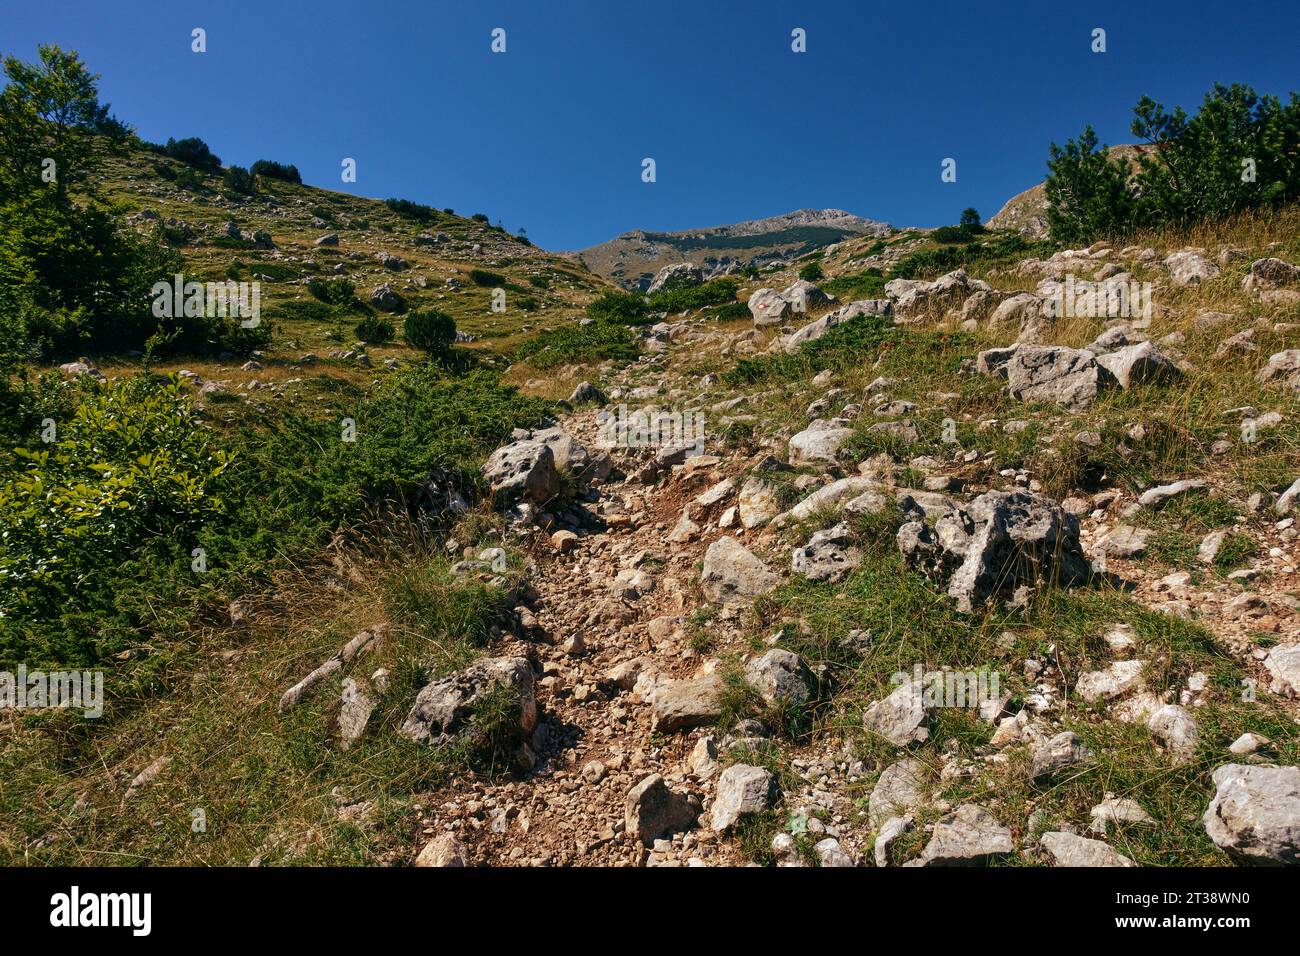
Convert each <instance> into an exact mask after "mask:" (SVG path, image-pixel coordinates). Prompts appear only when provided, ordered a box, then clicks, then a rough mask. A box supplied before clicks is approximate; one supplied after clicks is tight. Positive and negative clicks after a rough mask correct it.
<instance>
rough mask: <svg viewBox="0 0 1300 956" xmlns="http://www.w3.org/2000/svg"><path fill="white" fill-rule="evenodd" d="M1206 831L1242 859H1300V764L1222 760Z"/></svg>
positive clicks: (1285, 861)
mask: <svg viewBox="0 0 1300 956" xmlns="http://www.w3.org/2000/svg"><path fill="white" fill-rule="evenodd" d="M1212 779H1213V780H1214V785H1215V787H1216V790H1215V793H1214V799H1213V800H1211V801H1210V805H1209V807H1208V808H1207V809H1206V811H1205V817H1204V821H1203V822H1204V824H1205V832H1206V833H1207V834H1208V835H1209V837H1210V839H1211V840H1213V841H1214V843H1215V845H1216V846H1218V847H1219V848H1220V849H1222V850H1224V851H1225V852H1227V853H1228V855H1229V856H1232V857H1233V858H1234V859H1236V860H1238V861H1239V862H1242V863H1263V864H1274V865H1276V864H1282V865H1286V866H1295V865H1297V864H1300V767H1251V766H1245V765H1243V764H1236V763H1230V764H1224V765H1223V766H1222V767H1220V768H1219V769H1218V770H1216V771H1214V776H1213V778H1212Z"/></svg>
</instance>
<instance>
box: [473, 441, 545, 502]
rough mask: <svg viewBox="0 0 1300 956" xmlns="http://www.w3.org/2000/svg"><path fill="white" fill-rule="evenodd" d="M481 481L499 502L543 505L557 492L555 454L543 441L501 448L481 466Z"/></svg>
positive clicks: (519, 443)
mask: <svg viewBox="0 0 1300 956" xmlns="http://www.w3.org/2000/svg"><path fill="white" fill-rule="evenodd" d="M483 477H484V478H485V479H487V482H488V484H489V485H490V486H491V488H492V494H493V495H494V496H496V497H497V498H498V499H499V500H501V501H503V502H513V501H517V500H519V499H521V498H525V499H528V500H529V501H533V502H536V503H537V504H545V503H546V502H547V501H549V500H550V499H551V498H553V497H554V496H555V495H556V494H557V493H558V492H559V490H560V473H559V472H558V471H557V470H556V467H555V453H554V451H552V449H551V446H550V445H549V444H547V442H546V441H541V440H535V439H531V438H525V439H521V440H518V441H513V442H511V443H510V444H508V445H502V446H501V447H500V448H498V449H497V450H496V451H494V452H493V453H492V454H491V455H490V456H489V457H488V460H487V461H486V462H485V463H484V464H483Z"/></svg>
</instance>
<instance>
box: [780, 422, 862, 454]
mask: <svg viewBox="0 0 1300 956" xmlns="http://www.w3.org/2000/svg"><path fill="white" fill-rule="evenodd" d="M852 437H853V429H852V428H848V427H846V426H844V425H842V424H837V422H836V420H826V419H821V418H818V419H815V420H814V421H813V422H812V423H810V424H809V425H808V427H807V428H805V429H804V430H803V431H801V432H799V433H798V434H797V435H794V436H792V437H791V438H790V442H789V449H790V464H792V465H802V464H804V463H806V462H814V461H826V462H834V461H835V459H836V457H837V456H838V455H839V451H840V446H842V445H843V444H844V443H845V442H847V441H848V440H849V439H850V438H852Z"/></svg>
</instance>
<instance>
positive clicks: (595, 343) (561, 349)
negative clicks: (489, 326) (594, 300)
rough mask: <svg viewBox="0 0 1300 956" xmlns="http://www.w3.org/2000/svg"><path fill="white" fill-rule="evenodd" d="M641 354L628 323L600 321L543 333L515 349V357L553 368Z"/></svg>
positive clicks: (618, 360) (624, 361)
mask: <svg viewBox="0 0 1300 956" xmlns="http://www.w3.org/2000/svg"><path fill="white" fill-rule="evenodd" d="M638 354H640V348H639V347H638V345H637V341H636V339H635V337H634V336H633V335H632V333H631V332H629V331H628V329H627V327H626V326H623V325H618V324H615V323H612V322H601V321H597V322H592V323H591V324H589V325H569V326H565V327H563V328H559V329H553V330H551V331H549V332H541V333H539V334H538V335H536V336H535V337H533V338H532V339H529V340H528V341H527V342H525V343H524V344H523V345H521V346H520V347H519V348H518V349H517V350H516V351H515V358H516V360H518V361H526V362H528V363H529V364H530V365H532V366H533V367H534V368H538V369H551V368H555V367H556V366H557V365H566V364H570V363H574V362H592V361H600V360H603V359H614V360H615V361H617V362H623V363H627V362H631V361H634V360H635V359H636V357H637V355H638Z"/></svg>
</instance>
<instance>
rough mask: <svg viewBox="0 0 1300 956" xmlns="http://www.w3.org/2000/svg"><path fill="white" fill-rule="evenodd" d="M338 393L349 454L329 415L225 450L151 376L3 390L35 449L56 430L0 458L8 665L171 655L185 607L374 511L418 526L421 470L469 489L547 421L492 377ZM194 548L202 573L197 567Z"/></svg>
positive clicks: (1, 598)
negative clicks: (525, 432) (52, 425)
mask: <svg viewBox="0 0 1300 956" xmlns="http://www.w3.org/2000/svg"><path fill="white" fill-rule="evenodd" d="M341 397H342V398H344V400H347V401H350V407H349V413H350V415H351V417H353V418H354V419H355V421H356V426H357V440H356V441H355V442H343V441H340V440H339V431H338V422H337V420H335V419H333V418H332V417H331V418H329V419H315V418H307V417H305V416H302V415H300V414H298V413H295V412H284V413H282V414H281V415H280V417H277V419H276V420H275V421H274V422H271V423H268V424H269V425H270V426H271V427H268V428H266V429H265V430H255V429H252V428H249V427H245V428H243V429H242V430H240V431H237V432H234V433H232V434H230V435H228V436H225V437H223V436H220V435H218V434H217V433H216V432H214V431H213V430H212V429H211V428H210V427H209V426H208V425H206V424H205V423H204V421H203V419H202V417H201V416H200V415H199V414H198V412H197V411H196V409H195V408H194V407H193V405H192V403H191V402H190V400H189V399H188V398H187V397H186V395H185V393H184V392H183V391H182V390H181V389H180V387H179V386H178V384H177V383H176V382H175V381H174V380H160V379H158V378H156V377H153V376H147V375H146V376H138V377H137V378H134V379H131V380H129V381H125V382H120V383H116V384H114V385H111V386H107V387H100V386H97V385H93V384H90V385H85V386H82V387H81V388H80V389H78V390H76V392H75V394H74V395H73V396H71V397H70V396H69V395H68V393H67V390H63V389H57V390H55V391H54V392H47V391H46V390H45V387H44V386H43V385H41V384H39V383H37V384H31V383H28V384H25V385H21V386H20V387H19V389H18V390H17V391H15V389H14V388H13V387H12V386H6V391H5V392H0V404H3V405H5V406H6V407H7V408H13V409H15V410H17V411H18V413H19V414H20V415H21V417H22V420H23V421H22V426H21V428H22V433H24V434H27V435H29V436H33V437H34V436H36V435H37V434H38V433H39V432H38V430H37V426H39V423H40V419H39V417H35V416H42V415H50V416H55V417H56V421H57V422H58V423H59V424H58V428H59V434H58V441H57V442H56V443H54V444H52V445H49V446H45V447H41V446H34V447H32V448H31V449H30V450H22V451H18V452H16V453H15V454H14V455H13V456H12V457H10V458H6V459H0V527H2V528H4V534H3V535H0V662H13V661H16V660H23V661H26V662H28V663H29V664H36V663H40V664H43V665H44V664H56V663H57V664H60V665H86V664H93V663H98V662H103V661H106V660H108V659H109V658H111V657H114V656H116V655H119V654H121V653H123V652H125V651H128V650H132V649H133V648H134V649H136V653H142V654H145V655H160V654H163V653H164V652H165V646H164V645H162V644H158V643H157V638H155V637H154V636H153V635H158V636H160V637H161V639H162V640H163V641H164V642H165V640H166V639H168V638H170V637H172V636H174V635H175V634H177V633H179V631H180V630H181V629H182V628H183V627H184V626H185V625H186V624H187V623H190V622H191V621H192V615H191V614H190V613H189V612H188V611H187V607H188V604H189V603H190V602H192V601H196V600H199V599H201V598H203V597H204V596H205V595H210V594H219V593H221V592H222V591H224V590H226V589H236V590H237V589H239V588H240V587H241V585H242V584H244V583H246V582H247V579H248V578H249V576H257V577H258V578H259V579H261V580H265V579H266V578H267V576H269V575H270V573H271V572H272V571H273V570H274V569H275V568H276V567H280V566H283V564H284V562H286V561H292V560H294V559H295V558H299V557H301V556H303V555H305V554H307V553H310V552H312V551H314V550H315V549H317V548H319V547H320V546H321V545H323V544H324V543H325V542H326V541H327V540H328V539H329V537H330V536H331V535H332V534H333V533H334V532H335V531H337V530H338V529H339V528H341V527H344V526H349V525H354V524H356V523H357V522H360V521H364V520H366V519H367V517H369V516H373V515H374V514H375V513H376V511H377V510H379V511H382V510H383V509H385V508H399V509H406V510H409V511H410V512H411V513H412V514H415V515H420V514H422V513H423V512H422V511H421V507H422V498H421V487H422V484H423V482H424V480H425V479H426V478H427V477H428V476H429V475H430V473H431V472H435V471H436V472H438V473H439V474H441V475H443V476H445V479H446V480H447V481H450V482H452V483H453V484H454V485H455V486H457V487H459V488H460V489H462V490H464V491H466V492H468V493H471V494H472V493H474V492H475V491H477V490H479V484H480V482H481V477H480V476H479V472H478V468H479V466H480V465H481V463H482V461H483V459H484V458H486V456H487V454H488V453H489V452H490V451H491V450H492V449H493V448H495V447H496V446H497V445H498V444H499V443H500V442H501V441H502V440H503V439H504V438H505V437H506V436H508V435H509V434H510V431H511V430H512V429H513V428H515V427H519V426H527V427H535V426H536V424H537V423H538V421H539V420H540V418H541V416H542V415H543V414H544V413H545V412H546V411H547V410H548V408H549V406H548V405H547V403H545V402H542V401H540V400H537V399H528V398H523V397H521V396H519V395H518V393H517V392H515V390H514V389H511V388H507V387H504V386H502V385H501V384H500V383H499V382H497V381H496V379H495V378H494V377H493V376H492V375H491V374H489V373H487V372H484V371H474V372H471V373H469V374H468V375H465V376H461V377H448V376H447V375H446V374H445V373H443V372H442V371H441V370H440V369H438V368H436V367H434V366H422V367H418V368H413V369H408V370H404V371H402V372H399V373H397V374H395V375H393V376H390V377H389V378H387V379H385V381H384V383H383V384H382V385H381V386H379V388H378V389H377V391H376V392H375V393H374V394H373V395H371V396H370V397H368V398H365V399H362V400H360V401H355V400H349V399H348V397H347V396H346V395H345V396H341ZM70 398H71V404H70V405H67V406H60V404H59V403H60V402H68V401H69V399H70ZM65 416H66V417H65ZM5 425H6V426H8V425H9V422H8V421H6V422H5ZM15 430H16V429H15ZM432 517H436V518H438V519H441V518H443V517H444V516H443V515H434V516H432ZM195 548H202V549H203V554H204V555H205V560H206V562H207V571H206V573H202V574H200V573H195V571H194V570H192V567H191V562H192V561H193V560H194V556H193V550H194V549H195Z"/></svg>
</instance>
